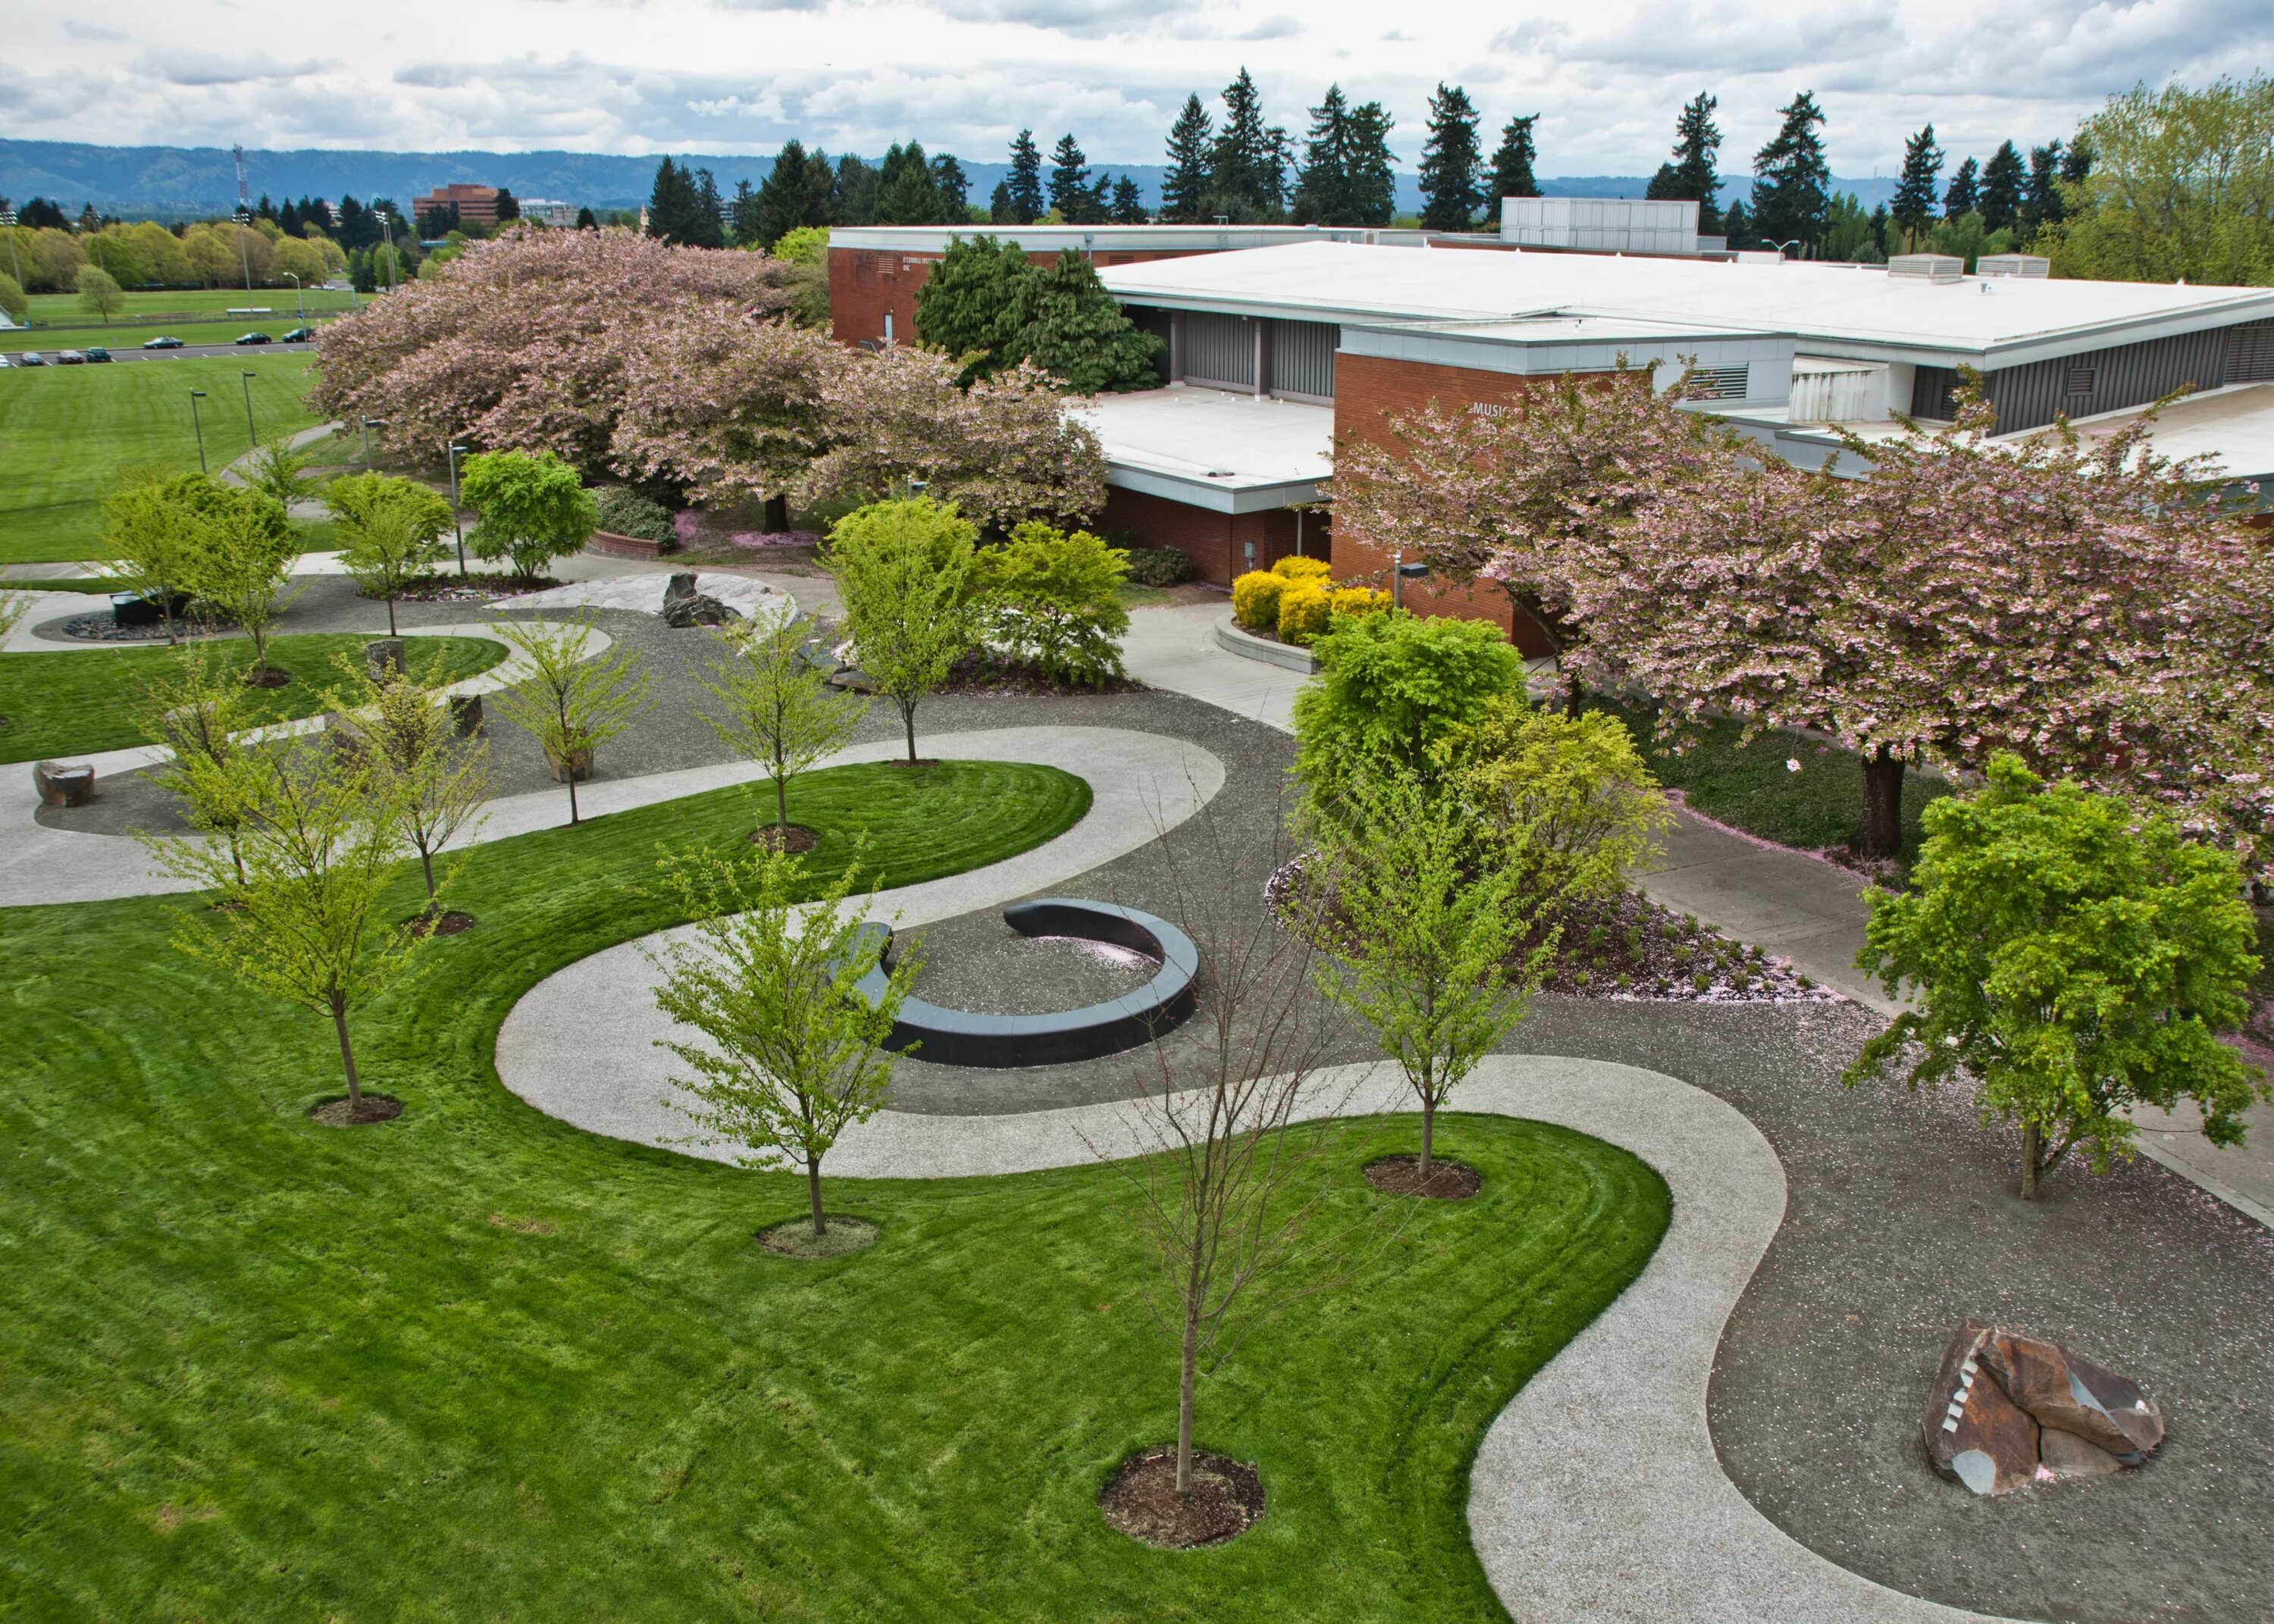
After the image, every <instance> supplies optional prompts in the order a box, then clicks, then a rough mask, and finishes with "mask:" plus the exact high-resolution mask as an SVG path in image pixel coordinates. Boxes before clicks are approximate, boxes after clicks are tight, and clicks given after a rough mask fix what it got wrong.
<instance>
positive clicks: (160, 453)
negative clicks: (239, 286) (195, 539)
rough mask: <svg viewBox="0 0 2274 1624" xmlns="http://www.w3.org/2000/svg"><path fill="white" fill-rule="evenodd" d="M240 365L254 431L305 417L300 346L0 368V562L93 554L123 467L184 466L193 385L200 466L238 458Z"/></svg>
mask: <svg viewBox="0 0 2274 1624" xmlns="http://www.w3.org/2000/svg"><path fill="white" fill-rule="evenodd" d="M246 372H250V373H252V380H251V395H252V422H253V425H254V426H255V427H256V428H258V429H259V431H260V434H261V435H262V437H264V438H266V437H267V436H269V435H273V434H276V433H279V432H285V431H288V430H295V429H304V428H305V427H307V426H308V425H310V424H311V423H312V422H314V421H315V419H314V418H313V417H312V416H311V415H310V414H309V412H308V410H307V408H306V406H305V404H304V403H303V397H304V396H305V395H306V394H307V392H308V386H309V385H310V383H311V382H312V381H313V379H314V375H315V368H314V363H313V361H312V359H311V358H310V357H308V356H306V355H304V354H290V353H287V354H284V355H274V354H269V353H266V352H263V351H259V350H247V351H246V352H245V355H244V356H243V357H241V358H240V357H237V356H215V357H206V358H192V359H185V360H178V361H163V362H154V363H150V364H147V365H114V366H70V367H56V366H49V367H41V368H37V369H19V368H15V367H11V368H9V369H8V370H6V371H4V372H0V563H9V564H14V563H32V562H39V561H45V560H55V559H87V558H96V557H100V556H101V555H102V544H101V541H100V539H99V532H100V530H101V515H100V512H99V504H100V502H101V500H102V494H103V492H105V491H106V490H108V489H109V487H110V485H111V484H112V483H113V482H114V481H115V480H116V479H117V477H118V476H119V474H120V473H121V472H122V471H123V470H127V469H131V468H136V467H154V468H160V469H163V470H166V471H168V472H169V473H189V472H193V471H195V470H196V469H197V466H198V442H197V437H196V433H195V432H194V429H193V425H192V421H191V415H190V412H191V400H190V392H191V391H192V389H202V390H204V391H205V392H206V398H205V399H204V400H202V401H200V402H197V405H198V416H199V417H200V420H201V421H202V423H203V425H204V430H205V451H206V460H207V465H208V466H209V467H212V468H215V469H219V468H221V467H222V466H223V465H224V464H226V463H228V462H230V460H231V459H233V458H236V457H240V456H243V455H245V452H246V451H247V450H248V449H249V448H250V447H251V443H252V441H251V437H250V436H249V435H248V433H247V432H246V428H245V395H246V383H245V379H244V377H243V374H245V373H246Z"/></svg>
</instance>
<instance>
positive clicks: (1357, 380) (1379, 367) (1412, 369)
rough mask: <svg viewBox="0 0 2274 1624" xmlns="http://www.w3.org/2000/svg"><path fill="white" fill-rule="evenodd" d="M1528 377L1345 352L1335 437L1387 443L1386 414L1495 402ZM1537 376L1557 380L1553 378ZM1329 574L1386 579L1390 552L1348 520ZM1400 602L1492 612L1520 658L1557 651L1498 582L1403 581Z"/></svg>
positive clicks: (1435, 610)
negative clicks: (1432, 404) (1371, 542)
mask: <svg viewBox="0 0 2274 1624" xmlns="http://www.w3.org/2000/svg"><path fill="white" fill-rule="evenodd" d="M1532 381H1533V380H1529V379H1525V378H1517V377H1512V376H1510V374H1508V373H1506V372H1478V371H1475V370H1474V369H1472V368H1470V367H1465V366H1431V365H1426V364H1424V363H1422V362H1418V361H1397V360H1389V359H1385V358H1384V357H1380V356H1354V355H1344V356H1337V357H1335V439H1336V440H1337V442H1339V441H1341V440H1344V439H1346V438H1348V437H1349V436H1352V435H1354V434H1355V435H1363V436H1365V437H1366V438H1367V439H1368V440H1373V441H1374V442H1375V443H1376V444H1381V445H1386V444H1388V443H1389V430H1388V425H1387V424H1386V423H1385V421H1384V419H1385V417H1389V416H1391V415H1398V416H1403V415H1404V414H1406V413H1409V412H1417V411H1419V410H1421V409H1422V408H1424V407H1425V406H1427V405H1428V404H1429V403H1430V402H1432V401H1434V402H1436V403H1437V404H1438V405H1439V406H1440V407H1442V408H1443V409H1445V410H1464V409H1466V408H1468V407H1471V406H1477V405H1498V404H1502V403H1503V402H1507V401H1509V400H1511V399H1513V398H1514V397H1516V396H1517V395H1521V394H1523V393H1524V391H1525V388H1526V387H1528V385H1530V384H1531V383H1532ZM1542 381H1555V380H1542ZM1334 565H1335V578H1336V579H1337V580H1338V581H1339V580H1343V579H1344V578H1346V577H1349V576H1352V575H1372V576H1374V577H1375V578H1376V579H1375V584H1379V585H1381V586H1384V587H1387V586H1388V585H1389V554H1388V553H1385V552H1383V551H1382V550H1381V549H1380V548H1377V547H1374V546H1371V545H1368V544H1367V541H1366V538H1364V537H1362V536H1359V535H1358V534H1356V533H1354V532H1352V530H1350V529H1349V527H1348V526H1347V525H1345V526H1344V528H1343V529H1342V530H1339V531H1337V534H1336V536H1335V544H1334ZM1404 604H1405V606H1406V607H1407V608H1408V609H1411V610H1412V611H1413V612H1414V613H1417V614H1440V615H1452V616H1456V617H1457V618H1459V619H1462V620H1490V621H1491V622H1492V623H1493V624H1494V625H1495V626H1497V627H1499V628H1501V630H1502V631H1503V632H1506V633H1508V634H1509V635H1510V638H1511V639H1512V640H1513V641H1514V642H1515V643H1516V646H1517V648H1518V649H1520V650H1523V652H1524V654H1525V658H1533V659H1536V658H1540V656H1542V655H1546V654H1550V653H1553V652H1554V651H1555V650H1554V645H1553V644H1552V643H1550V642H1549V641H1548V638H1547V634H1546V633H1545V632H1543V631H1541V630H1540V628H1539V627H1538V626H1536V625H1534V624H1533V623H1532V619H1531V617H1530V616H1528V615H1525V614H1520V613H1517V608H1516V605H1514V604H1512V603H1510V601H1509V598H1508V595H1507V594H1506V593H1505V592H1502V591H1501V590H1499V589H1498V588H1497V587H1492V586H1487V585H1484V584H1482V583H1477V584H1473V585H1466V586H1456V585H1452V584H1449V583H1448V584H1445V585H1442V586H1441V585H1439V584H1438V583H1435V582H1433V581H1418V582H1417V581H1409V582H1407V583H1405V588H1404Z"/></svg>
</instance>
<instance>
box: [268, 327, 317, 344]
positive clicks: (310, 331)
mask: <svg viewBox="0 0 2274 1624" xmlns="http://www.w3.org/2000/svg"><path fill="white" fill-rule="evenodd" d="M315 336H316V329H315V328H313V327H294V328H293V329H292V330H291V331H290V333H287V334H286V335H284V336H283V337H282V338H280V339H278V340H277V341H276V342H278V343H280V344H305V343H306V342H308V341H309V340H310V339H312V338H313V337H315Z"/></svg>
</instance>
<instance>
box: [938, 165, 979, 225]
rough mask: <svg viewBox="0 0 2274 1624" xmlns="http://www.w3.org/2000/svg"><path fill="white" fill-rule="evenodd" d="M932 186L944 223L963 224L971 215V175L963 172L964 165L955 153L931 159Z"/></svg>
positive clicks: (941, 219)
mask: <svg viewBox="0 0 2274 1624" xmlns="http://www.w3.org/2000/svg"><path fill="white" fill-rule="evenodd" d="M931 187H932V192H933V193H934V194H935V195H936V196H937V198H938V199H939V217H940V222H941V223H942V224H944V225H957V226H960V225H963V224H965V223H966V222H968V220H969V219H970V217H971V177H969V176H968V175H966V174H965V173H964V172H963V165H962V164H960V162H957V161H956V156H955V154H953V153H942V154H939V156H938V157H937V158H934V159H933V160H932V161H931Z"/></svg>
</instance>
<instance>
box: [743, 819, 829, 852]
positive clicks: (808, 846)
mask: <svg viewBox="0 0 2274 1624" xmlns="http://www.w3.org/2000/svg"><path fill="white" fill-rule="evenodd" d="M820 841H821V837H820V836H819V835H817V834H816V833H814V832H813V831H811V830H810V829H808V828H807V827H806V826H805V825H804V824H803V823H792V824H791V825H790V826H789V828H788V829H787V830H784V829H783V828H782V827H781V826H780V825H779V824H778V823H768V824H766V825H765V826H764V828H762V829H753V830H752V831H750V844H751V845H752V846H757V847H758V848H759V849H761V850H763V851H768V852H793V853H794V852H809V851H811V850H812V849H813V848H814V847H815V846H817V845H819V844H820Z"/></svg>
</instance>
